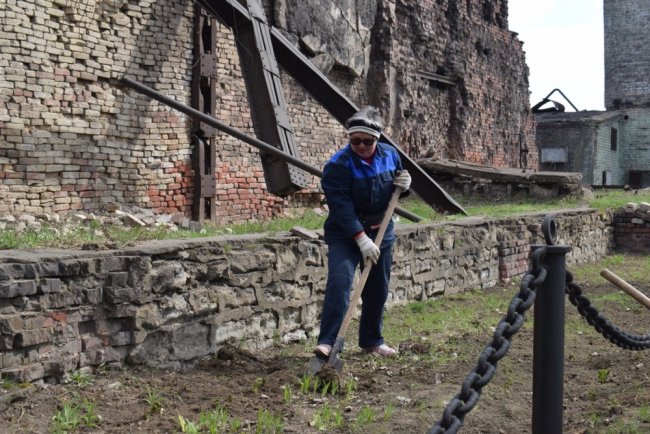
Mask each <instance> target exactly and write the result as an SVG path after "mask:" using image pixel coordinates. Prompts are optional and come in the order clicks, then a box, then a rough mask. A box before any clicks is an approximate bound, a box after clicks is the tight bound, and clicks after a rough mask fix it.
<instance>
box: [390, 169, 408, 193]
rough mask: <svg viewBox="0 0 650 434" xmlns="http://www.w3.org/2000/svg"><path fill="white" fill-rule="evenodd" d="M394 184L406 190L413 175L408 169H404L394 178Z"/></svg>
mask: <svg viewBox="0 0 650 434" xmlns="http://www.w3.org/2000/svg"><path fill="white" fill-rule="evenodd" d="M393 185H394V186H395V187H399V188H401V189H402V190H404V191H406V190H408V189H409V187H410V186H411V175H409V173H408V172H407V171H406V170H402V171H401V172H400V174H399V175H397V176H396V177H395V179H393Z"/></svg>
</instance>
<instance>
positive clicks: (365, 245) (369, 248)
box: [354, 232, 381, 265]
mask: <svg viewBox="0 0 650 434" xmlns="http://www.w3.org/2000/svg"><path fill="white" fill-rule="evenodd" d="M354 241H356V242H357V245H358V246H359V250H361V255H363V262H364V263H365V262H366V259H370V260H371V261H372V263H373V264H375V265H377V260H378V259H379V255H380V253H381V252H380V250H379V247H377V245H376V244H375V243H374V242H373V241H372V240H371V239H370V237H368V235H366V234H365V233H364V232H361V235H359V236H358V237H356V238H355V239H354Z"/></svg>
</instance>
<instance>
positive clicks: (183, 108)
mask: <svg viewBox="0 0 650 434" xmlns="http://www.w3.org/2000/svg"><path fill="white" fill-rule="evenodd" d="M120 82H121V83H122V84H124V85H126V86H127V87H129V88H131V89H133V90H135V91H138V92H140V93H141V94H143V95H147V96H148V97H151V98H153V99H155V100H156V101H159V102H161V103H163V104H165V105H167V106H169V107H172V108H174V109H176V110H178V111H179V112H182V113H185V114H186V115H188V116H190V117H191V118H193V119H197V120H199V121H201V122H203V123H205V124H207V125H209V126H211V127H212V128H216V129H218V130H220V131H223V132H225V133H227V134H230V135H231V136H233V137H235V138H237V139H239V140H241V141H242V142H246V143H248V144H249V145H252V146H255V147H256V148H257V149H259V150H261V151H264V152H267V153H269V154H272V155H273V156H274V157H279V158H282V159H283V160H285V161H287V162H288V163H290V164H292V165H294V166H296V167H297V168H299V169H302V170H304V171H305V172H308V173H311V174H312V175H316V176H318V177H319V178H322V177H323V172H322V171H321V170H319V169H317V168H315V167H313V166H311V165H309V164H307V163H305V162H304V161H302V160H301V159H299V158H296V157H294V156H293V155H291V154H287V153H286V152H283V151H281V150H280V149H278V148H276V147H274V146H271V145H269V144H268V143H264V142H263V141H261V140H258V139H256V138H254V137H251V136H249V135H248V134H246V133H244V132H243V131H241V130H238V129H237V128H234V127H231V126H230V125H227V124H225V123H223V122H221V121H219V120H217V119H215V118H213V117H211V116H209V115H207V114H205V113H203V112H200V111H198V110H196V109H193V108H192V107H189V106H187V105H185V104H182V103H180V102H178V101H176V100H174V99H172V98H169V97H167V96H165V95H163V94H161V93H160V92H158V91H156V90H154V89H152V88H150V87H148V86H145V85H144V84H141V83H138V82H137V81H135V80H131V79H130V78H127V77H122V79H120ZM395 214H397V215H400V216H402V217H404V218H406V219H409V220H411V221H412V222H419V221H421V220H422V217H420V216H418V215H417V214H413V213H412V212H410V211H407V210H405V209H402V208H397V209H396V210H395Z"/></svg>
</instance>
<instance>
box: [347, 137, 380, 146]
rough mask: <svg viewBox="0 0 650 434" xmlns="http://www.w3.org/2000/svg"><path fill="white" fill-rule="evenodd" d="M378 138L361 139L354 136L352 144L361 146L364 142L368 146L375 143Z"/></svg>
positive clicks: (351, 140)
mask: <svg viewBox="0 0 650 434" xmlns="http://www.w3.org/2000/svg"><path fill="white" fill-rule="evenodd" d="M376 141H377V139H360V138H358V137H353V138H351V139H350V144H351V145H352V146H359V145H360V144H362V143H363V144H364V145H366V146H372V145H374V144H375V142H376Z"/></svg>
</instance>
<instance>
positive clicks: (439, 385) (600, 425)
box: [0, 270, 650, 433]
mask: <svg viewBox="0 0 650 434" xmlns="http://www.w3.org/2000/svg"><path fill="white" fill-rule="evenodd" d="M619 275H620V276H621V277H624V276H625V271H624V270H622V271H621V272H620V273H619ZM578 283H580V282H578ZM630 283H632V284H634V285H635V286H636V287H637V288H639V289H642V290H644V291H645V292H646V293H648V291H647V289H650V276H647V279H644V280H643V281H635V282H630ZM581 287H582V289H583V291H584V294H585V295H587V296H588V297H589V298H590V299H591V300H598V303H596V302H594V305H595V307H597V308H598V309H599V310H600V311H601V312H602V313H603V314H604V315H605V316H606V317H608V318H609V319H610V320H611V321H612V322H613V323H614V324H615V325H617V326H618V327H619V328H621V329H622V330H625V331H627V332H630V333H634V334H645V333H647V332H648V328H649V327H648V325H650V317H649V316H648V311H647V310H646V309H645V308H643V307H642V306H641V305H639V304H638V303H636V302H635V301H634V300H632V299H631V298H629V297H627V296H625V295H619V296H618V297H614V299H613V300H612V299H610V298H607V297H603V296H604V295H605V294H616V292H617V290H616V289H615V288H614V287H613V286H612V285H611V284H609V283H607V282H605V283H602V284H592V285H587V284H581ZM517 291H518V286H517V284H513V285H506V286H502V287H500V288H493V289H490V290H489V291H487V292H489V293H490V294H493V295H494V294H496V295H498V296H499V297H500V298H502V304H501V306H502V307H500V308H499V309H496V310H498V312H496V316H494V315H495V312H487V311H486V309H488V308H487V307H486V306H485V305H484V303H483V298H482V297H481V293H479V292H476V293H474V295H473V296H472V297H461V296H447V297H443V298H441V299H440V303H439V304H438V305H437V306H439V308H440V309H446V310H448V311H449V313H450V315H451V314H453V307H454V304H455V303H464V304H465V305H464V307H468V304H469V307H470V308H471V309H472V310H473V311H474V312H476V318H477V319H476V327H475V328H474V329H469V330H463V331H462V332H460V333H459V332H457V331H456V330H452V329H449V330H446V331H445V332H444V333H427V334H420V335H413V336H411V337H410V338H409V339H408V340H402V342H391V343H392V344H394V345H400V347H401V350H402V351H401V353H400V356H399V357H398V358H396V359H392V360H386V359H380V358H377V357H373V356H370V355H366V354H362V353H360V352H359V351H358V350H357V349H356V342H355V341H354V337H353V336H352V335H354V324H353V326H352V327H350V333H349V335H350V337H349V338H348V342H347V343H346V344H347V350H346V351H345V352H344V353H343V354H342V356H341V357H342V358H343V359H344V360H345V362H346V363H345V366H344V368H343V373H342V376H341V378H340V381H341V387H340V390H339V392H338V393H337V394H336V395H332V394H331V393H328V394H325V395H323V393H322V392H316V393H314V392H313V391H310V392H308V393H302V392H301V390H300V389H301V382H302V378H303V375H304V374H305V372H306V369H307V365H308V362H309V359H310V357H311V354H310V350H311V346H312V345H313V342H307V343H303V344H291V345H283V344H278V345H276V346H275V347H273V348H270V349H269V350H267V351H265V352H263V353H261V354H251V353H249V352H247V351H245V350H243V349H239V348H230V347H226V348H224V349H223V350H222V351H221V352H220V353H219V354H218V355H216V356H214V357H212V358H210V359H206V360H203V361H201V362H200V363H198V364H197V365H196V366H194V367H193V368H192V369H188V370H183V371H177V372H170V371H164V370H155V369H150V368H143V367H126V368H122V369H111V368H110V367H104V368H103V369H100V370H98V371H96V372H94V373H93V382H92V384H89V385H86V386H79V385H75V384H73V383H67V384H65V383H59V384H49V383H48V384H45V385H42V387H39V386H36V387H26V388H21V387H20V385H7V384H5V387H6V389H5V390H2V389H0V432H2V433H46V432H53V431H54V429H55V424H54V421H53V417H54V416H55V414H56V413H57V411H59V410H60V409H61V408H62V405H63V404H64V403H66V402H68V403H70V402H82V401H83V399H86V400H89V401H91V402H93V403H94V404H95V405H96V408H95V411H96V413H97V414H99V415H101V421H100V422H99V424H98V425H97V426H96V427H93V428H87V427H81V428H77V429H76V432H95V433H177V432H181V427H180V425H179V419H178V416H179V415H182V416H183V418H185V419H186V420H191V421H194V422H197V421H198V419H199V414H200V413H201V412H209V411H210V410H213V409H214V408H215V405H219V406H221V407H222V408H225V409H226V410H227V412H228V415H229V417H230V420H231V421H233V420H235V419H237V420H239V421H240V422H241V425H242V428H241V430H240V432H271V431H268V430H267V431H264V430H262V429H261V427H260V426H259V425H258V423H257V422H258V414H259V412H260V410H267V411H268V412H270V414H272V415H276V416H281V421H282V426H283V428H282V429H283V430H282V432H287V433H316V432H322V431H326V432H341V433H351V432H365V433H425V432H427V431H428V430H429V429H430V428H431V427H432V426H433V424H434V423H435V422H436V421H437V420H439V419H440V417H441V416H442V411H443V409H444V406H445V404H446V403H447V402H448V401H449V400H450V399H451V398H452V397H453V396H454V395H455V394H456V393H457V392H459V390H460V385H461V384H462V382H463V379H464V378H465V376H466V375H467V373H468V372H469V371H470V370H471V369H473V368H474V367H475V366H476V362H477V358H478V356H479V354H480V352H481V351H482V350H483V348H484V347H485V345H486V344H487V343H488V342H490V341H491V337H492V329H491V327H489V325H488V324H487V323H486V321H485V320H484V319H485V318H487V317H490V325H491V326H492V327H494V326H496V325H497V323H498V319H500V318H501V317H502V316H503V314H504V313H505V312H506V310H507V307H508V303H509V301H510V299H511V298H512V296H513V295H514V294H516V293H517ZM490 309H491V310H492V311H494V310H495V309H494V308H490ZM407 312H408V306H406V307H395V308H393V309H391V310H390V311H389V312H388V313H387V319H386V324H387V325H386V326H387V327H400V315H405V314H406V313H407ZM493 317H495V318H497V321H493V320H492V319H491V318H493ZM532 318H533V309H531V310H530V311H529V312H528V313H527V320H526V322H525V324H524V326H523V327H522V329H521V331H520V332H519V333H518V334H516V335H515V336H514V337H513V338H512V346H511V348H510V350H509V352H508V354H507V355H506V356H505V358H504V359H502V360H501V362H499V365H498V368H497V373H496V375H495V376H494V378H493V379H492V381H491V382H490V383H489V384H488V385H487V386H485V387H484V389H483V393H482V395H481V399H480V400H479V402H478V404H477V405H476V407H475V408H474V409H473V410H472V411H471V412H470V413H469V414H468V415H467V416H466V418H465V423H464V426H463V428H462V429H461V432H463V433H528V432H530V431H531V428H530V427H531V413H532V358H533V332H532V330H533V321H532ZM565 329H566V337H565V387H564V396H565V399H564V432H565V433H608V432H611V433H636V432H638V433H647V432H650V360H648V351H638V352H635V351H629V350H624V349H621V348H618V347H617V346H615V345H613V344H611V343H610V342H608V341H607V340H606V339H605V338H603V337H602V336H601V335H600V334H598V333H597V332H596V331H594V330H593V328H592V327H591V326H589V325H587V323H586V321H584V320H583V319H581V318H579V314H578V312H577V310H576V308H575V307H574V306H573V305H571V304H570V303H569V302H568V300H567V302H566V327H565ZM287 386H290V388H291V396H290V399H289V397H288V395H287V394H284V393H283V387H287ZM152 393H153V394H155V395H157V396H160V397H161V398H162V400H161V402H162V409H161V410H159V409H158V408H156V407H155V406H153V405H151V403H147V402H146V401H147V398H148V397H149V398H151V396H152ZM150 401H151V400H150ZM324 408H329V409H331V410H332V411H333V412H334V413H337V414H339V415H340V416H342V420H341V421H340V423H339V424H338V426H337V424H336V422H334V420H333V418H332V419H330V420H329V421H328V422H326V423H321V422H319V421H318V420H317V415H319V414H320V415H321V416H322V415H323V414H324V412H323V409H324ZM321 420H322V419H321ZM186 430H187V428H186ZM73 431H74V430H73ZM203 432H209V431H203ZM223 432H232V428H230V429H227V430H225V431H223Z"/></svg>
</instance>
